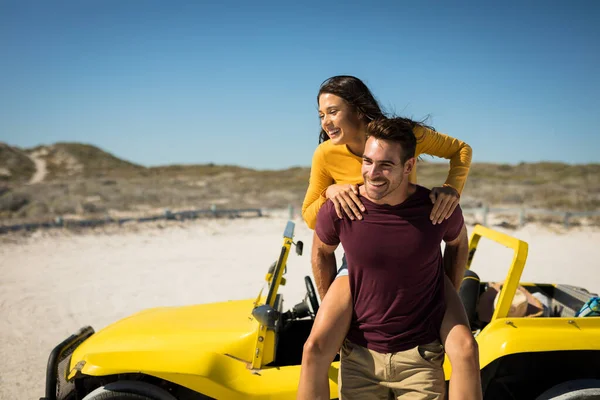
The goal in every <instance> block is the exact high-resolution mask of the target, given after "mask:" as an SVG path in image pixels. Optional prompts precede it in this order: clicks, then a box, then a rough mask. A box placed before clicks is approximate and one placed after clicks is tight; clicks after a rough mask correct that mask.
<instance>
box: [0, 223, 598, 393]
mask: <svg viewBox="0 0 600 400" xmlns="http://www.w3.org/2000/svg"><path fill="white" fill-rule="evenodd" d="M285 223H286V217H285V213H282V214H281V215H272V216H271V217H266V218H260V219H236V220H209V219H206V220H198V221H195V222H187V223H170V224H169V225H167V226H165V227H163V228H159V227H157V226H156V225H155V226H154V227H143V228H140V229H139V230H138V229H136V228H135V227H133V228H128V229H122V230H117V231H115V230H113V231H111V233H103V232H102V231H96V232H90V233H87V234H82V235H74V234H69V233H48V232H38V233H35V234H33V235H32V236H31V237H29V238H27V239H23V240H18V241H17V242H16V243H7V242H6V241H5V242H4V243H3V244H2V245H0V273H1V278H0V343H1V348H0V359H2V363H0V399H7V400H8V399H11V400H12V399H35V398H38V397H39V396H41V395H42V394H43V388H44V377H45V368H46V361H47V357H48V354H49V352H50V350H51V349H52V348H53V347H54V346H55V345H56V344H57V343H59V342H60V341H61V340H63V339H64V338H65V337H67V336H68V335H69V334H71V333H72V332H74V331H76V330H77V329H78V328H80V327H81V326H83V325H88V324H89V325H92V326H93V327H94V328H95V329H99V328H102V327H104V326H106V325H107V324H110V323H111V322H113V321H115V320H117V319H119V318H122V317H125V316H127V315H129V314H132V313H134V312H136V311H139V310H141V309H144V308H148V307H154V306H161V305H184V304H194V303H205V302H215V301H223V300H230V299H242V298H253V297H255V296H256V294H257V293H258V291H259V290H260V288H261V286H262V284H263V279H264V275H265V272H266V270H267V268H268V267H269V265H270V264H271V263H272V262H273V261H274V260H275V259H276V258H277V256H278V252H279V246H280V244H281V234H282V232H283V228H284V227H285ZM296 224H297V226H296V239H299V240H303V241H304V242H305V255H304V256H302V257H298V256H296V255H295V254H293V255H290V259H289V260H288V273H287V280H288V285H287V286H286V287H284V288H283V293H284V296H285V298H286V305H287V306H291V305H293V304H295V303H296V302H297V301H299V300H300V299H301V298H302V297H303V296H304V293H305V289H304V283H303V280H302V277H303V276H305V275H308V274H310V248H311V246H310V244H311V241H312V231H310V230H309V229H308V228H306V227H305V225H304V224H303V223H302V222H301V221H300V220H297V221H296ZM512 233H513V234H514V235H515V236H517V237H519V238H521V239H524V240H527V241H528V242H529V244H530V252H529V254H530V255H529V261H528V265H527V267H526V269H525V272H524V274H523V281H536V282H557V283H570V284H574V285H579V286H583V287H586V288H587V289H589V290H591V291H595V292H600V275H599V274H597V272H596V271H598V267H599V262H598V260H600V246H598V243H600V231H598V230H595V231H594V230H592V229H591V228H585V229H584V228H579V229H572V230H570V231H569V232H568V233H561V232H554V231H551V230H549V229H547V228H542V227H539V226H534V225H528V226H526V227H525V228H523V229H522V230H519V231H517V232H512ZM510 258H511V253H510V251H508V250H507V249H505V248H502V247H501V246H499V245H495V244H493V243H487V242H484V241H482V243H481V244H480V251H479V252H478V253H477V254H476V256H475V261H474V266H473V267H474V269H475V270H476V271H477V272H479V274H480V275H481V278H482V279H486V280H501V279H503V277H504V275H505V274H506V272H507V267H508V263H509V262H510Z"/></svg>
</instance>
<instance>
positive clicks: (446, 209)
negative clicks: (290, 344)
mask: <svg viewBox="0 0 600 400" xmlns="http://www.w3.org/2000/svg"><path fill="white" fill-rule="evenodd" d="M317 101H318V104H319V117H320V119H321V134H320V145H319V146H318V147H317V150H316V151H315V154H314V156H313V162H312V166H311V175H310V184H309V188H308V190H307V193H306V197H305V199H304V203H303V206H302V216H303V218H304V220H305V221H306V223H307V224H308V226H309V227H310V228H312V229H314V227H315V223H316V216H317V213H318V211H319V209H320V207H321V206H322V205H323V204H324V203H325V202H326V201H327V200H328V199H329V200H331V201H332V202H333V203H334V205H335V209H336V212H337V214H338V216H339V217H340V218H342V217H343V216H344V215H345V216H346V217H348V218H351V219H361V218H362V217H361V211H362V210H364V209H363V207H362V204H361V202H360V200H359V199H358V197H357V193H358V185H359V184H361V183H362V175H361V164H362V153H363V151H364V147H365V143H366V133H365V128H366V125H367V124H368V122H369V121H371V120H374V119H378V118H385V115H384V114H383V112H382V111H381V108H380V107H379V104H378V103H377V101H376V100H375V98H374V97H373V95H372V94H371V91H370V90H369V89H368V88H367V86H366V85H365V84H364V83H363V82H362V81H361V80H360V79H358V78H355V77H352V76H335V77H332V78H329V79H327V80H326V81H325V82H323V84H322V85H321V87H320V90H319V94H318V96H317ZM411 122H412V124H413V130H414V132H415V136H416V137H417V148H416V154H415V156H418V155H419V154H430V155H434V156H438V157H444V158H449V159H450V171H449V174H448V178H447V179H446V183H445V184H444V185H443V186H442V187H436V188H433V189H432V191H431V200H432V202H433V203H434V206H433V209H432V212H431V216H430V218H431V221H432V223H434V224H435V223H440V222H442V221H443V219H444V218H447V217H449V216H450V215H451V214H452V212H453V211H454V209H455V208H456V206H457V205H458V201H459V198H460V192H461V191H462V189H463V187H464V184H465V181H466V178H467V175H468V172H469V166H470V163H471V148H470V147H469V146H468V145H467V144H465V143H463V142H461V141H459V140H457V139H453V138H451V137H448V136H446V135H442V134H440V133H437V132H435V131H434V130H433V129H431V128H429V127H427V126H425V125H423V124H421V123H417V122H414V121H411ZM415 172H416V171H415V170H413V173H412V174H411V176H410V180H411V182H413V183H415V182H416V176H415ZM461 280H462V276H457V277H453V280H452V281H450V279H448V277H446V283H445V289H446V290H445V293H446V303H447V309H446V313H445V315H444V320H443V322H442V326H441V328H440V338H441V340H442V343H443V344H444V348H445V351H446V353H447V354H448V357H449V359H450V362H451V364H452V367H453V373H452V377H451V380H450V393H449V394H450V399H457V398H461V399H471V398H473V399H480V398H482V394H481V382H480V375H479V360H478V351H477V343H476V342H475V340H474V338H473V335H472V333H471V330H470V328H469V324H468V320H467V317H466V314H465V311H464V308H463V306H462V303H461V302H460V299H459V297H458V294H457V292H456V289H457V288H458V287H459V285H460V282H461ZM325 281H328V280H327V279H325ZM318 282H319V280H317V283H318ZM318 289H319V293H320V294H321V296H322V299H323V300H322V304H321V307H320V308H319V312H318V313H317V316H316V319H315V323H314V325H313V329H312V331H311V334H310V337H309V338H308V340H307V342H306V343H305V346H304V353H303V357H302V372H301V376H300V385H299V388H298V398H299V399H320V398H323V399H329V380H328V370H329V365H330V363H331V361H332V360H333V359H334V357H335V354H336V353H337V351H338V350H339V348H340V346H341V344H342V342H343V340H344V338H345V336H346V333H347V331H348V328H349V325H350V321H351V318H352V299H351V294H350V286H349V282H348V277H347V268H346V267H345V260H344V262H343V265H342V268H341V269H340V271H339V272H338V276H337V277H336V279H335V280H334V281H333V283H332V284H331V286H330V287H329V288H327V287H318ZM325 292H326V293H327V295H326V296H325Z"/></svg>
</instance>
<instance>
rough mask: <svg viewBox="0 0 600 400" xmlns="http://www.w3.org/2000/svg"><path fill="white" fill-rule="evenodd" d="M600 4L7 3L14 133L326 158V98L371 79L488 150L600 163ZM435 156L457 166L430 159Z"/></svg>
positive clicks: (390, 97) (2, 79)
mask: <svg viewBox="0 0 600 400" xmlns="http://www.w3.org/2000/svg"><path fill="white" fill-rule="evenodd" d="M599 20H600V3H599V2H596V1H591V0H589V1H580V2H577V3H573V4H567V3H564V2H558V1H532V2H527V3H526V4H522V3H521V2H516V1H509V2H504V3H502V4H495V5H484V4H481V3H478V2H464V1H459V2H456V3H453V5H452V6H450V5H447V4H438V3H435V2H433V1H424V2H419V3H418V4H399V3H397V2H381V3H378V4H377V5H372V4H370V3H368V2H357V3H353V4H352V5H342V3H336V2H331V3H327V4H322V3H316V2H306V3H302V4H294V5H283V4H280V3H274V2H255V3H252V5H251V6H250V5H247V4H246V3H244V2H235V1H226V2H222V3H220V4H219V5H215V4H211V5H208V4H203V3H202V2H196V1H178V2H170V3H167V2H160V1H148V2H143V3H141V2H140V3H138V2H118V1H116V0H108V1H103V2H85V3H81V2H75V1H63V2H59V3H46V2H42V1H25V2H23V1H5V2H2V3H1V4H0V50H2V54H4V55H7V56H5V57H3V60H2V61H0V93H2V95H0V141H3V142H6V143H8V144H9V145H15V146H19V147H22V148H31V147H35V146H37V145H42V144H46V145H48V144H53V143H56V142H79V143H86V144H91V145H94V146H97V147H99V148H101V149H102V150H104V151H107V152H109V153H111V154H113V155H115V156H116V157H119V158H122V159H124V160H127V161H130V162H133V163H136V164H141V165H144V166H157V165H172V164H207V163H214V164H219V165H222V164H229V165H239V166H242V167H249V168H256V169H285V168H289V167H294V166H302V167H305V166H309V165H310V161H311V158H312V154H313V151H314V149H315V147H316V146H317V144H318V131H319V125H318V118H317V106H316V93H317V91H318V87H319V85H320V83H321V82H322V81H323V80H324V79H326V78H328V77H330V76H333V75H340V74H348V75H355V76H357V77H359V78H361V79H362V80H364V81H365V83H367V85H368V86H369V87H370V88H371V90H372V91H373V93H374V94H375V96H376V97H377V99H378V100H379V101H380V103H381V105H382V106H383V107H384V108H385V109H386V110H387V111H390V112H393V113H395V114H399V115H402V116H408V117H412V118H414V119H422V118H425V117H426V116H428V115H429V116H430V118H429V120H428V123H429V124H431V125H433V126H434V127H435V128H436V129H437V130H438V131H440V132H442V133H447V134H449V135H451V136H454V137H456V138H459V139H462V140H464V141H466V142H467V143H469V144H470V145H471V146H472V147H473V151H474V156H473V162H480V163H483V162H490V163H505V164H512V165H514V164H518V163H519V162H540V161H548V162H564V163H568V164H588V163H598V162H600V155H598V150H599V149H600V135H599V134H598V133H597V132H595V131H596V130H597V128H596V127H597V126H598V125H599V124H600V112H598V110H600V96H598V89H599V88H600V77H599V74H598V72H597V68H598V65H600V51H599V50H600V49H599V47H598V46H599V45H598V43H599V40H600V24H598V23H597V21H599ZM426 159H427V160H430V161H441V162H443V160H437V159H435V160H434V159H431V158H428V157H427V158H426Z"/></svg>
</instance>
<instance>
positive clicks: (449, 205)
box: [429, 186, 460, 225]
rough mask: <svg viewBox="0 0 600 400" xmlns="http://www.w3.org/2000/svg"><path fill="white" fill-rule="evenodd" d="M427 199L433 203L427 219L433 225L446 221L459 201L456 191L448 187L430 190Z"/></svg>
mask: <svg viewBox="0 0 600 400" xmlns="http://www.w3.org/2000/svg"><path fill="white" fill-rule="evenodd" d="M429 198H430V199H431V202H432V203H433V209H432V210H431V215H430V216H429V219H431V222H432V223H433V224H434V225H435V224H441V223H442V222H443V221H444V220H445V219H448V218H449V217H450V216H451V215H452V213H453V212H454V210H455V209H456V206H458V202H459V200H460V194H458V191H457V190H456V189H454V188H453V187H450V186H441V187H434V188H433V189H431V193H430V194H429Z"/></svg>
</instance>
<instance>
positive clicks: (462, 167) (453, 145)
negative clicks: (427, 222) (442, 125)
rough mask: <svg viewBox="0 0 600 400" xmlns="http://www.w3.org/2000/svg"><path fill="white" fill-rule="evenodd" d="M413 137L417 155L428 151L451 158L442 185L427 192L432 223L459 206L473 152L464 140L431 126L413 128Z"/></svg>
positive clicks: (437, 221) (450, 213)
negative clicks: (431, 204)
mask: <svg viewBox="0 0 600 400" xmlns="http://www.w3.org/2000/svg"><path fill="white" fill-rule="evenodd" d="M415 136H416V137H417V149H416V153H417V155H419V154H429V155H432V156H437V157H443V158H447V159H449V160H450V171H449V172H448V177H447V178H446V182H445V183H444V187H434V188H432V189H431V194H430V198H431V202H432V203H433V209H432V210H431V215H430V219H431V221H432V222H433V224H436V223H438V224H439V223H441V222H442V221H443V220H444V219H447V218H448V217H450V215H452V213H453V212H454V209H455V208H456V206H457V205H458V202H459V200H460V194H461V193H462V190H463V189H464V187H465V182H466V181H467V175H469V168H470V167H471V158H472V156H473V151H472V150H471V146H469V145H468V144H466V143H465V142H463V141H461V140H458V139H455V138H453V137H450V136H448V135H444V134H442V133H439V132H436V131H433V130H431V129H427V128H416V129H415ZM414 171H415V170H413V172H414ZM414 178H415V177H414V176H413V179H414ZM415 180H416V179H415Z"/></svg>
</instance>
